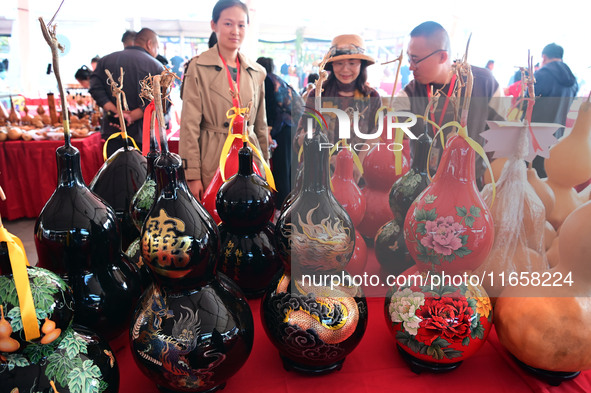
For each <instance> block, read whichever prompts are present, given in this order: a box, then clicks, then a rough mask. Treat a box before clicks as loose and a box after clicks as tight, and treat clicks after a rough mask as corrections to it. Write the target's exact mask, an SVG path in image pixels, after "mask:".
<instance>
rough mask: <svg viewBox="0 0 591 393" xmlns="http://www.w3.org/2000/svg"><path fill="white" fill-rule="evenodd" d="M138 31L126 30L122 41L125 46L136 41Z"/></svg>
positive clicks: (131, 44)
mask: <svg viewBox="0 0 591 393" xmlns="http://www.w3.org/2000/svg"><path fill="white" fill-rule="evenodd" d="M136 35H137V33H136V32H135V31H133V30H126V31H125V33H123V35H122V36H121V42H122V43H123V48H127V47H129V46H133V45H134V42H135V36H136Z"/></svg>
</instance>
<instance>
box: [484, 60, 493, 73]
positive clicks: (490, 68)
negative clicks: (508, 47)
mask: <svg viewBox="0 0 591 393" xmlns="http://www.w3.org/2000/svg"><path fill="white" fill-rule="evenodd" d="M485 68H488V70H489V71H490V72H493V70H494V69H495V61H494V60H489V61H487V62H486V66H485Z"/></svg>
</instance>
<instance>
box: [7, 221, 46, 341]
mask: <svg viewBox="0 0 591 393" xmlns="http://www.w3.org/2000/svg"><path fill="white" fill-rule="evenodd" d="M0 242H6V245H7V246H8V256H9V259H10V267H11V268H12V277H13V279H14V285H15V287H16V293H17V295H18V303H19V307H20V310H21V320H22V323H23V330H24V332H25V339H26V340H27V341H30V340H34V339H36V338H39V337H40V336H41V334H40V333H39V323H38V322H37V314H36V312H35V303H34V302H33V293H32V292H31V284H30V282H29V273H27V266H29V262H28V260H27V255H26V253H25V248H24V247H23V243H22V242H21V241H20V239H19V238H18V237H16V236H14V235H13V234H11V233H10V232H8V231H7V230H6V228H4V227H0Z"/></svg>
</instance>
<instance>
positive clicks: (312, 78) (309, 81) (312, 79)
mask: <svg viewBox="0 0 591 393" xmlns="http://www.w3.org/2000/svg"><path fill="white" fill-rule="evenodd" d="M318 78H320V76H319V75H318V74H317V73H315V72H312V73H310V74H308V77H307V78H306V87H304V88H303V89H302V91H301V92H300V95H301V96H302V98H303V99H304V100H305V99H306V97H308V94H310V91H312V89H313V88H314V84H315V83H316V81H317V80H318Z"/></svg>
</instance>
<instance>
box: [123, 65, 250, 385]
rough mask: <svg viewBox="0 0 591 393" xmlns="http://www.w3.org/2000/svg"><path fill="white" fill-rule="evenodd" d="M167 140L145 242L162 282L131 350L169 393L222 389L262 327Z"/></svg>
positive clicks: (145, 305)
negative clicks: (219, 269)
mask: <svg viewBox="0 0 591 393" xmlns="http://www.w3.org/2000/svg"><path fill="white" fill-rule="evenodd" d="M156 78H157V77H155V79H156ZM154 83H155V84H156V83H157V82H154ZM155 90H156V88H155ZM159 123H160V122H159ZM160 139H161V147H162V153H161V155H160V157H159V158H158V159H157V160H156V162H155V163H154V167H155V171H156V181H157V187H158V189H157V195H158V198H157V200H156V201H155V203H154V205H153V206H152V210H150V213H149V214H148V217H146V220H145V222H144V226H143V228H142V237H141V239H142V240H141V253H142V258H143V260H144V262H145V263H146V264H147V265H148V267H149V268H150V269H151V270H152V276H153V279H154V283H153V284H152V285H151V286H150V287H149V288H148V289H147V290H146V291H145V292H144V294H143V295H142V297H141V299H140V305H139V307H138V308H137V310H136V313H135V315H134V318H133V323H132V325H131V328H130V332H129V334H130V340H131V352H132V354H133V357H134V359H135V361H136V364H137V365H138V367H139V368H140V370H141V371H142V372H143V373H144V374H145V375H146V376H148V377H149V378H150V379H151V380H152V381H154V383H155V384H156V385H157V386H158V387H159V389H161V390H162V391H166V392H209V391H214V390H217V389H220V388H222V387H224V386H225V383H226V380H227V379H228V378H230V377H231V376H232V375H233V374H234V373H236V372H237V371H238V370H239V369H240V367H242V365H243V364H244V362H246V359H247V358H248V356H249V354H250V351H251V349H252V344H253V339H254V323H253V319H252V314H251V311H250V308H249V306H248V303H247V302H246V300H245V298H244V295H243V294H242V292H241V291H240V289H239V288H238V286H237V285H236V284H235V283H233V282H232V281H231V280H230V279H228V278H227V277H226V276H225V275H223V274H221V273H216V264H217V259H218V256H219V253H220V239H219V232H218V228H217V226H216V225H215V222H214V221H213V219H212V218H211V216H210V215H209V213H207V211H206V210H205V209H204V208H203V206H201V204H200V203H199V202H198V201H197V200H196V199H195V198H194V197H193V195H192V194H191V192H190V191H189V188H188V186H187V184H186V181H185V174H184V171H183V168H182V162H181V158H180V157H179V156H178V155H177V154H174V153H171V152H169V151H168V147H167V145H166V139H164V138H163V137H162V134H161V138H160Z"/></svg>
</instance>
